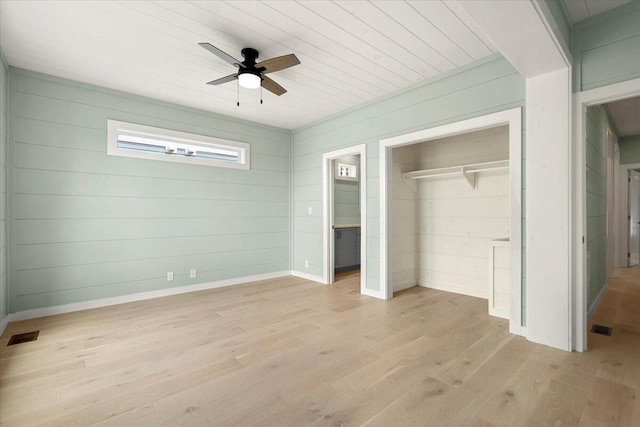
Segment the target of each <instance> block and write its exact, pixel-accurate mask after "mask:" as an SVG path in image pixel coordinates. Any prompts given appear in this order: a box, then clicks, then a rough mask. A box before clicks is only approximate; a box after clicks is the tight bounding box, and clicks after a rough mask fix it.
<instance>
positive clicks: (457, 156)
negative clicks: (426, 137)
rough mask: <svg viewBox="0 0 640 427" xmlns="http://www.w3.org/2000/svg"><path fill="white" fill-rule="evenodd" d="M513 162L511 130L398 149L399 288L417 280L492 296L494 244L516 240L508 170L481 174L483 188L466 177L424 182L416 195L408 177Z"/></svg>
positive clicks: (396, 232)
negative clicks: (411, 173)
mask: <svg viewBox="0 0 640 427" xmlns="http://www.w3.org/2000/svg"><path fill="white" fill-rule="evenodd" d="M508 158H509V133H508V127H507V126H501V127H496V128H491V129H485V130H482V131H477V132H472V133H467V134H462V135H456V136H452V137H447V138H442V139H438V140H432V141H426V142H422V143H419V144H414V145H413V146H407V147H402V148H399V149H394V152H393V166H394V183H393V184H394V185H393V191H394V193H393V200H394V205H393V206H394V208H393V222H392V224H393V231H392V232H393V239H394V240H393V245H394V246H393V249H394V251H393V260H394V264H393V267H394V291H397V290H398V289H402V288H406V287H409V286H411V282H412V281H413V284H417V285H419V286H424V287H429V288H435V289H442V290H446V291H450V292H456V293H461V294H465V295H471V296H476V297H481V298H488V297H489V283H488V282H489V263H490V241H491V240H494V239H500V238H505V237H509V216H510V214H509V171H508V169H505V170H499V171H487V172H482V173H479V174H477V175H476V182H475V187H474V186H472V185H471V184H470V183H469V182H468V181H467V180H466V179H465V178H464V177H463V176H462V175H458V176H456V175H453V176H442V177H431V178H428V179H417V180H414V183H415V185H413V187H414V188H415V191H414V190H413V189H412V188H411V184H410V183H408V182H406V181H405V180H403V179H402V172H408V171H414V170H427V169H438V168H445V167H451V166H461V165H469V164H477V163H486V162H494V161H500V160H507V159H508ZM412 209H414V210H413V211H412ZM414 230H415V232H414ZM411 248H414V249H413V250H414V252H411ZM412 273H413V274H414V275H413V276H412Z"/></svg>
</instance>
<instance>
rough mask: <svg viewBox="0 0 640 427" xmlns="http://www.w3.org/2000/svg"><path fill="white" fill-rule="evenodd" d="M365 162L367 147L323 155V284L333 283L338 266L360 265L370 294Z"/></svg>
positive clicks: (363, 282)
mask: <svg viewBox="0 0 640 427" xmlns="http://www.w3.org/2000/svg"><path fill="white" fill-rule="evenodd" d="M366 159H367V157H366V146H365V145H364V144H360V145H357V146H354V147H348V148H343V149H340V150H335V151H331V152H328V153H324V154H323V155H322V165H323V173H322V186H323V192H322V208H323V209H322V211H323V212H322V221H323V227H322V228H323V233H322V234H323V238H322V241H323V267H324V269H323V281H324V283H326V284H332V283H334V281H335V274H336V265H337V266H338V269H340V271H342V270H348V269H349V268H351V267H354V266H356V265H358V264H359V266H360V293H362V294H367V291H366V286H365V284H366V279H367V203H366V202H367V199H366V195H367V167H366V163H367V161H366ZM336 183H337V185H336ZM354 195H356V196H357V200H358V202H357V204H356V203H354V201H353V196H354ZM336 256H338V257H339V259H338V264H336ZM358 259H359V261H358Z"/></svg>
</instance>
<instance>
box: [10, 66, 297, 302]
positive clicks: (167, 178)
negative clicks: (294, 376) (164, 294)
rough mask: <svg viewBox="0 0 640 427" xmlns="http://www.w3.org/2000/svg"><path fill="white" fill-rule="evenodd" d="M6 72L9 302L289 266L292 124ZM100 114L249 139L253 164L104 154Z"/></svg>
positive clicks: (77, 298)
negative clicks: (192, 273)
mask: <svg viewBox="0 0 640 427" xmlns="http://www.w3.org/2000/svg"><path fill="white" fill-rule="evenodd" d="M12 72H13V74H12V85H11V88H12V91H13V92H12V96H13V98H12V99H13V101H14V102H13V108H12V110H11V112H10V114H11V116H12V117H11V118H12V120H13V123H14V128H13V129H14V132H13V138H12V140H11V141H10V144H12V152H13V158H12V163H11V165H10V167H11V171H10V172H11V173H12V177H13V181H12V182H13V185H12V188H11V190H10V195H9V197H11V198H12V201H13V208H12V212H11V214H12V218H11V221H12V224H13V227H14V236H15V243H14V246H13V247H12V253H13V262H12V265H11V275H12V276H11V277H12V278H13V279H12V281H11V285H10V286H11V292H10V295H12V298H11V300H10V301H9V305H10V310H11V312H15V311H21V310H28V309H34V308H41V307H48V306H55V305H60V304H68V303H76V302H82V301H87V300H93V299H99V298H108V297H116V296H122V295H127V294H132V293H137V292H146V291H153V290H160V289H166V288H170V287H179V286H186V285H191V284H196V283H205V282H210V281H218V280H225V279H232V278H237V277H242V276H248V275H255V274H263V273H270V272H276V271H284V270H289V269H290V266H289V249H290V248H289V246H290V245H289V223H290V200H289V198H290V191H289V190H290V183H289V182H290V170H289V169H290V158H289V152H290V144H291V143H290V135H291V134H290V131H288V130H284V129H278V128H273V127H268V126H264V125H259V124H255V123H250V122H246V121H242V120H238V119H234V118H229V117H224V116H220V115H216V114H212V113H207V112H203V111H199V110H194V109H190V108H187V107H182V106H178V105H172V104H169V103H164V102H159V101H154V100H151V99H148V98H143V97H138V96H135V95H131V94H126V93H121V92H116V91H112V90H109V89H104V88H100V87H95V86H90V85H85V84H82V83H78V82H74V81H69V80H64V79H59V78H55V77H52V76H47V75H43V74H38V73H33V72H29V71H25V70H19V69H12ZM107 119H115V120H121V121H126V122H132V123H139V124H144V125H149V126H157V127H160V128H166V129H173V130H179V131H184V132H190V133H196V134H202V135H208V136H214V137H220V138H226V139H231V140H237V141H242V142H248V143H250V144H251V170H249V171H244V170H235V169H226V168H215V167H208V166H199V165H188V164H182V163H167V162H157V161H153V160H143V159H132V158H125V157H116V156H108V155H107V154H106V148H107V141H106V136H107ZM193 268H195V269H197V271H198V276H197V278H196V279H189V270H190V269H193ZM169 271H172V272H174V277H175V280H174V281H173V282H167V280H166V273H167V272H169Z"/></svg>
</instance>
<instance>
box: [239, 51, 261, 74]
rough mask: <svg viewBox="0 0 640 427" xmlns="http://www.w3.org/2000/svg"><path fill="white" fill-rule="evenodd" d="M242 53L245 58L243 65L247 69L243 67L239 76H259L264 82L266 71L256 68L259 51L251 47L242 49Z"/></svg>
mask: <svg viewBox="0 0 640 427" xmlns="http://www.w3.org/2000/svg"><path fill="white" fill-rule="evenodd" d="M241 52H242V56H243V58H244V61H242V64H243V65H244V66H245V67H246V68H242V67H241V68H240V70H239V71H238V76H239V75H241V74H253V75H254V76H258V77H259V78H260V80H262V71H264V68H263V67H261V68H257V67H256V59H258V51H257V50H255V49H253V48H250V47H245V48H244V49H242V51H241Z"/></svg>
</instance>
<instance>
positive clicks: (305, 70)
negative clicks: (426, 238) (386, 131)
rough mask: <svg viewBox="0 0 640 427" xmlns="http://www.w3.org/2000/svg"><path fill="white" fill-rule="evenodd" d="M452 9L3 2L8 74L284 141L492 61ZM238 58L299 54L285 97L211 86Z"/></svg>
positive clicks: (0, 15)
mask: <svg viewBox="0 0 640 427" xmlns="http://www.w3.org/2000/svg"><path fill="white" fill-rule="evenodd" d="M456 10H459V9H456V8H455V7H452V5H451V4H448V3H447V2H445V1H439V0H433V1H428V2H427V1H313V0H312V1H264V2H260V1H242V2H240V1H228V2H227V1H73V2H62V1H47V2H43V1H12V0H3V1H1V2H0V46H1V47H2V49H3V50H4V53H5V55H6V57H7V60H8V62H9V64H10V65H13V66H16V67H21V68H26V69H29V70H34V71H39V72H43V73H47V74H52V75H55V76H60V77H64V78H69V79H73V80H77V81H81V82H86V83H91V84H95V85H99V86H104V87H108V88H112V89H117V90H121V91H125V92H130V93H134V94H138V95H143V96H148V97H151V98H155V99H159V100H163V101H169V102H174V103H177V104H182V105H186V106H190V107H195V108H200V109H203V110H208V111H212V112H216V113H220V114H225V115H229V116H233V117H238V118H243V119H247V120H251V121H255V122H259V123H265V124H269V125H274V126H278V127H283V128H287V129H293V128H297V127H300V126H303V125H305V124H308V123H311V122H314V121H317V120H319V119H322V118H325V117H327V116H330V115H332V114H335V113H338V112H340V111H343V110H345V109H348V108H351V107H354V106H356V105H359V104H362V103H364V102H366V101H369V100H372V99H374V98H377V97H380V96H383V95H385V94H388V93H391V92H394V91H397V90H398V89H401V88H404V87H407V86H410V85H413V84H415V83H417V82H420V81H422V80H425V79H427V78H430V77H433V76H436V75H438V74H440V73H443V72H446V71H449V70H451V69H454V68H456V67H458V66H461V65H465V64H467V63H470V62H472V61H474V60H476V59H480V58H483V57H485V56H487V55H490V54H492V53H493V52H495V48H494V47H493V46H492V45H491V42H490V41H489V40H487V39H486V37H485V36H484V35H483V34H482V33H481V32H480V31H478V30H475V27H474V25H473V23H472V22H468V21H469V19H468V18H465V17H464V16H461V15H462V14H461V13H460V12H456ZM199 42H209V43H211V44H213V45H215V46H217V47H219V48H220V49H222V50H223V51H225V52H227V53H229V54H231V55H232V56H234V57H236V58H241V55H240V50H241V49H242V48H244V47H253V48H255V49H257V50H258V51H259V52H260V59H261V60H264V59H269V58H272V57H276V56H280V55H284V54H288V53H295V54H296V55H297V56H298V58H299V59H300V61H301V65H298V66H296V67H293V68H290V69H287V70H283V71H279V72H276V73H273V74H270V77H272V78H273V79H274V80H276V81H277V82H278V83H280V84H281V85H282V86H284V87H285V88H286V89H287V90H288V93H286V94H284V95H283V96H281V97H277V96H275V95H272V94H271V93H269V92H267V91H265V92H264V95H263V96H264V104H263V105H260V102H259V99H260V90H249V89H243V88H240V107H237V106H236V93H237V92H236V91H237V86H236V83H235V82H232V83H227V84H225V85H221V86H207V85H206V84H205V83H206V82H208V81H210V80H213V79H216V78H219V77H222V76H226V75H228V74H232V73H233V72H234V71H235V69H234V68H233V66H231V65H229V64H227V63H225V62H223V61H222V60H220V59H219V58H217V57H215V56H214V55H212V54H211V53H209V52H207V51H206V50H204V49H202V48H201V47H200V46H198V43H199Z"/></svg>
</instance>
